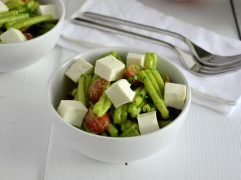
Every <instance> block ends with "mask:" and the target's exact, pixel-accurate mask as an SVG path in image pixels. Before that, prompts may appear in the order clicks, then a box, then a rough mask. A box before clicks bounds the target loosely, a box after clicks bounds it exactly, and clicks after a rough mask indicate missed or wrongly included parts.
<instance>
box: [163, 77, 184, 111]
mask: <svg viewBox="0 0 241 180" xmlns="http://www.w3.org/2000/svg"><path fill="white" fill-rule="evenodd" d="M186 89H187V88H186V85H182V84H176V83H169V82H167V83H165V90H164V101H165V103H166V106H169V107H173V108H176V109H182V108H183V106H184V103H185V99H186V91H187V90H186Z"/></svg>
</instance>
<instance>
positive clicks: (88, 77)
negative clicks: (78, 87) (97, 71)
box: [83, 74, 92, 105]
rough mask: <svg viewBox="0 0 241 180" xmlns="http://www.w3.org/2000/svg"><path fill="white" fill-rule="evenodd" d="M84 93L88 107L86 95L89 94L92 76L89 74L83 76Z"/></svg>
mask: <svg viewBox="0 0 241 180" xmlns="http://www.w3.org/2000/svg"><path fill="white" fill-rule="evenodd" d="M83 76H84V93H85V97H86V105H88V101H89V100H88V97H89V96H88V93H89V88H90V85H91V82H92V75H90V74H84V75H83Z"/></svg>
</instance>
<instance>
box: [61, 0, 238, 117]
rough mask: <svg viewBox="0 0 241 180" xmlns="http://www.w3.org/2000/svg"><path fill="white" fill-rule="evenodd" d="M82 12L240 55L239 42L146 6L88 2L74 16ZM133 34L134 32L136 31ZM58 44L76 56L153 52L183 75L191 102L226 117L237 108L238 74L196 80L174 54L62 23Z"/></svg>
mask: <svg viewBox="0 0 241 180" xmlns="http://www.w3.org/2000/svg"><path fill="white" fill-rule="evenodd" d="M84 11H91V12H96V13H100V14H104V15H109V16H114V17H118V18H121V19H126V20H130V21H135V22H139V23H143V24H148V25H151V26H156V27H159V28H162V29H167V30H171V31H175V32H177V33H180V34H182V35H184V36H186V37H188V38H190V39H192V40H193V42H195V43H196V44H198V45H200V46H201V47H203V48H204V49H207V50H208V51H210V52H213V53H215V54H219V55H233V54H239V53H241V42H240V41H238V40H233V39H228V38H226V37H222V36H221V35H218V34H216V33H214V32H211V31H208V30H206V29H203V28H201V27H196V26H193V25H190V24H187V23H184V22H182V21H180V20H178V19H176V18H173V17H170V16H167V15H165V14H163V13H161V12H160V11H157V10H155V9H153V8H151V7H148V6H145V5H144V4H143V3H141V1H138V0H132V1H126V0H118V1H116V0H105V1H95V0H88V1H87V2H86V3H85V4H84V5H83V6H82V7H81V9H79V10H78V11H77V12H76V13H74V14H73V16H79V14H81V13H82V12H84ZM135 31H136V32H137V31H138V30H135ZM140 33H145V34H146V35H150V36H153V37H157V38H160V39H162V40H164V41H167V42H170V43H173V44H175V45H177V46H179V47H181V48H183V49H184V50H185V49H186V50H187V47H186V46H184V44H183V43H182V42H180V41H179V40H177V39H174V38H171V37H168V36H164V35H156V34H153V33H151V32H143V31H141V30H140ZM58 44H59V45H60V46H62V47H65V48H69V49H72V50H75V51H78V52H80V51H84V50H86V49H90V48H92V49H93V47H94V48H96V47H104V46H131V47H135V48H139V49H144V50H146V51H155V52H157V54H158V55H160V56H162V57H164V58H166V59H169V60H170V61H173V62H174V63H176V64H177V66H179V67H180V68H181V70H182V71H183V72H184V73H185V75H186V76H187V78H188V80H189V83H190V86H191V88H192V102H194V103H197V104H200V105H202V106H205V107H207V108H209V109H213V110H216V111H218V112H222V113H225V114H226V113H230V112H231V111H232V110H233V109H234V107H235V106H237V105H238V104H239V100H240V96H241V83H239V81H240V78H241V70H239V71H236V72H233V73H229V74H223V75H219V76H212V77H211V76H208V77H198V76H196V75H193V74H192V73H190V72H189V71H188V70H186V69H185V68H184V66H183V65H182V63H181V62H180V60H179V59H178V57H177V56H176V54H175V53H174V52H173V51H171V50H168V49H167V48H165V47H162V46H160V45H156V44H152V43H148V42H144V41H140V40H136V39H133V38H128V37H125V36H121V35H117V34H112V33H107V32H102V31H98V30H95V29H89V28H87V27H83V26H78V25H75V24H72V23H71V22H70V21H68V20H66V22H65V26H64V31H63V32H62V38H61V39H60V40H59V42H58Z"/></svg>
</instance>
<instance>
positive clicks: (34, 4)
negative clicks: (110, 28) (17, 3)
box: [26, 0, 39, 12]
mask: <svg viewBox="0 0 241 180" xmlns="http://www.w3.org/2000/svg"><path fill="white" fill-rule="evenodd" d="M26 6H27V8H28V9H29V10H30V12H33V11H35V10H37V8H38V7H39V3H38V2H37V1H34V0H29V1H28V3H27V5H26Z"/></svg>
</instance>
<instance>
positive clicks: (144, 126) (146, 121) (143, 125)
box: [137, 111, 159, 134]
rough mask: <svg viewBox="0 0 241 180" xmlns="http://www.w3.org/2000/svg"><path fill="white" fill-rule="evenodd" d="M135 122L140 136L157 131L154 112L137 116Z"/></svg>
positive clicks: (157, 126)
mask: <svg viewBox="0 0 241 180" xmlns="http://www.w3.org/2000/svg"><path fill="white" fill-rule="evenodd" d="M137 121H138V125H139V130H140V133H141V134H147V133H151V132H154V131H157V130H159V125H158V121H157V117H156V111H152V112H148V113H143V114H139V115H138V116H137Z"/></svg>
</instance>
